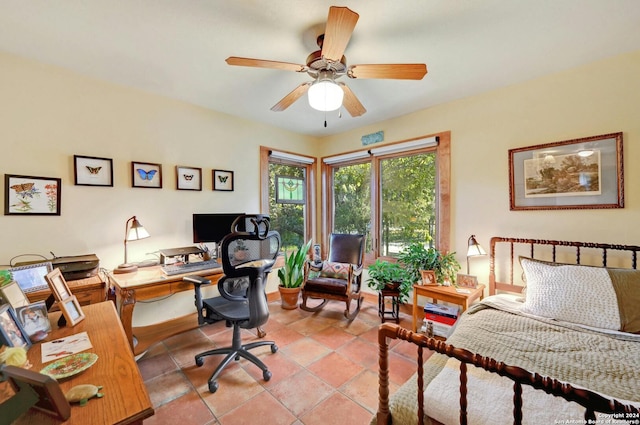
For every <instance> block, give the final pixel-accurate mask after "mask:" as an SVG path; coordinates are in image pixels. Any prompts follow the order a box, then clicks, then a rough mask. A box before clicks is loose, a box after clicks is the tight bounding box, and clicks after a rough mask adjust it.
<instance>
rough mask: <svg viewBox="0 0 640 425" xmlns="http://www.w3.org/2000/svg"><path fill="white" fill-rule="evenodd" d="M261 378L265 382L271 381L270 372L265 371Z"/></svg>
mask: <svg viewBox="0 0 640 425" xmlns="http://www.w3.org/2000/svg"><path fill="white" fill-rule="evenodd" d="M262 377H263V378H264V380H265V381H268V380H269V379H271V372H269V371H268V370H265V371H264V372H262Z"/></svg>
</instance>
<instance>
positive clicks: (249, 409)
mask: <svg viewBox="0 0 640 425" xmlns="http://www.w3.org/2000/svg"><path fill="white" fill-rule="evenodd" d="M295 420H296V418H295V416H293V414H291V412H289V411H288V410H287V409H286V408H285V407H284V406H283V405H282V404H281V403H280V402H278V400H276V399H275V398H274V397H273V395H271V394H269V393H268V392H263V393H261V394H259V395H257V396H256V397H254V398H252V399H251V400H249V401H248V402H247V403H244V404H242V405H241V406H238V407H236V408H235V409H233V410H232V411H230V412H229V413H227V414H226V415H224V416H222V417H221V418H220V424H221V425H256V424H269V425H289V424H291V423H293V422H294V421H295Z"/></svg>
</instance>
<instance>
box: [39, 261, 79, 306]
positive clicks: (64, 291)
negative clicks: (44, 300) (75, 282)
mask: <svg viewBox="0 0 640 425" xmlns="http://www.w3.org/2000/svg"><path fill="white" fill-rule="evenodd" d="M44 278H45V280H46V281H47V283H48V284H49V289H51V293H52V294H53V298H55V300H56V301H58V302H61V301H64V300H66V299H67V298H69V297H71V296H72V295H73V294H72V293H71V290H70V289H69V285H67V281H66V280H65V278H64V276H63V275H62V272H61V271H60V269H58V268H55V269H53V270H52V271H50V272H49V273H47V274H46V275H45V276H44Z"/></svg>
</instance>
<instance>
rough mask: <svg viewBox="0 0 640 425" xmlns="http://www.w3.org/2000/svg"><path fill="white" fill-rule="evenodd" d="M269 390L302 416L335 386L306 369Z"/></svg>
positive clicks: (288, 407) (297, 414)
mask: <svg viewBox="0 0 640 425" xmlns="http://www.w3.org/2000/svg"><path fill="white" fill-rule="evenodd" d="M269 392H270V393H271V394H272V395H273V396H274V397H275V398H276V399H277V400H278V401H279V402H280V403H282V404H283V405H284V406H285V407H286V408H287V409H289V410H290V411H291V412H292V413H293V414H294V415H295V416H297V417H300V416H301V415H303V414H304V413H305V412H308V411H309V410H311V409H313V408H314V407H315V406H316V405H317V404H318V403H319V402H321V401H322V400H324V399H325V398H327V397H328V396H330V395H331V394H332V393H333V388H332V387H331V386H330V385H328V384H326V383H324V382H323V381H322V380H320V379H319V378H318V377H316V376H315V375H313V374H312V373H309V372H307V371H306V370H301V371H300V372H298V373H296V374H295V375H291V376H289V377H288V378H287V379H284V380H283V381H282V382H280V383H279V384H277V385H275V386H273V387H272V388H271V389H270V390H269Z"/></svg>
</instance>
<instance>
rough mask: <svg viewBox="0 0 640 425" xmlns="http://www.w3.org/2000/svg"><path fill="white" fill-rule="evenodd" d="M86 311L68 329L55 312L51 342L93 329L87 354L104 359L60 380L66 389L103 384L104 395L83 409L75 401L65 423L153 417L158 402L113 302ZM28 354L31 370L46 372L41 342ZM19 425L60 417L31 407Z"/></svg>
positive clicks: (40, 423) (35, 424)
mask: <svg viewBox="0 0 640 425" xmlns="http://www.w3.org/2000/svg"><path fill="white" fill-rule="evenodd" d="M82 311H83V312H84V314H85V316H86V318H85V319H84V320H83V321H82V322H80V323H78V324H77V325H76V326H74V327H63V328H58V327H57V325H56V323H57V321H58V317H59V315H60V313H52V314H51V315H50V317H49V318H50V320H51V323H52V326H53V330H52V331H51V333H49V336H48V337H47V338H46V339H45V341H52V340H54V339H57V338H61V337H65V336H69V335H73V334H77V333H80V332H87V334H88V335H89V339H90V340H91V344H92V345H93V348H90V349H89V350H87V351H86V352H90V353H96V354H97V355H98V361H97V362H96V363H95V364H94V365H93V366H91V367H90V368H89V369H87V370H85V371H84V372H80V373H79V374H77V375H75V376H72V377H70V378H67V379H62V380H60V387H61V389H62V392H63V393H66V392H67V391H68V390H69V389H70V388H72V387H74V386H75V385H80V384H93V385H101V386H102V387H103V388H102V390H101V391H102V393H103V394H104V397H102V398H94V399H91V400H89V402H88V403H87V405H86V406H83V407H80V406H79V405H78V404H72V405H71V417H70V418H69V419H68V420H67V421H66V422H64V424H68V425H73V424H78V425H86V424H142V420H143V419H145V418H148V417H149V416H152V415H153V413H154V412H153V406H152V405H151V400H150V399H149V395H148V393H147V389H146V387H145V385H144V382H143V380H142V376H141V375H140V371H139V370H138V366H137V365H136V361H135V359H134V357H133V353H132V352H131V349H130V348H129V345H128V344H127V340H126V338H125V334H124V331H123V329H122V325H121V324H120V321H119V320H118V316H117V314H116V310H115V308H114V306H113V303H112V302H111V301H105V302H102V303H99V304H91V305H88V306H85V307H82ZM27 357H28V358H29V361H30V362H31V364H32V365H33V366H32V368H31V370H33V371H39V370H41V369H42V368H43V367H44V365H43V364H42V357H41V343H36V344H34V345H33V346H31V348H30V349H29V351H28V352H27ZM14 424H18V425H23V424H33V425H47V424H60V421H59V420H56V419H54V418H53V417H52V416H49V415H47V414H45V413H42V412H39V411H37V410H35V409H31V410H29V411H28V412H27V413H25V414H24V415H22V416H21V417H20V418H18V420H17V421H16V422H14Z"/></svg>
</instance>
